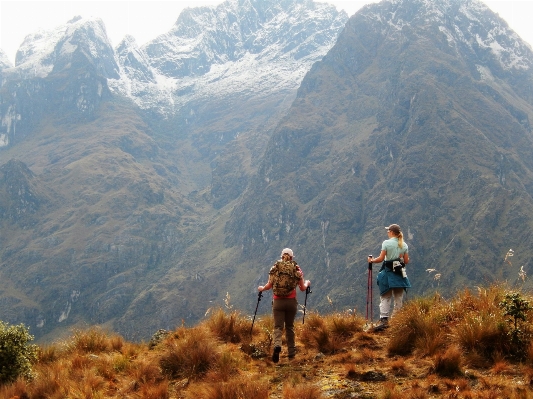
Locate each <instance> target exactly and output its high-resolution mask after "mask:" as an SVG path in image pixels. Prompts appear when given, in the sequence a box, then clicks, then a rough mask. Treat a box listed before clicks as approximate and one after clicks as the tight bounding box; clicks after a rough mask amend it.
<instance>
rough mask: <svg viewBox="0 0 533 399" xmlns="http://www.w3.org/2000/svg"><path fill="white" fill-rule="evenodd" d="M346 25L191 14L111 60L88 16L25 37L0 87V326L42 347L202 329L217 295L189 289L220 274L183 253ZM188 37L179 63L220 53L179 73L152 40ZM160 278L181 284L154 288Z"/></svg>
mask: <svg viewBox="0 0 533 399" xmlns="http://www.w3.org/2000/svg"><path fill="white" fill-rule="evenodd" d="M263 7H264V8H263ZM188 16H194V18H192V17H191V18H189V17H188ZM346 19H347V16H346V15H345V14H344V13H338V12H336V11H335V9H334V7H331V6H326V5H323V4H322V5H321V4H315V3H313V2H310V1H301V0H291V1H285V0H284V1H280V0H269V1H239V2H236V1H228V2H226V3H223V4H222V5H221V6H219V7H217V8H211V7H208V8H202V9H193V10H188V11H187V12H186V13H185V16H182V17H180V19H179V20H178V23H177V24H176V27H175V29H173V30H172V31H171V32H170V33H169V34H168V35H164V36H163V37H160V38H158V39H156V40H155V41H154V42H153V43H152V44H151V45H150V46H149V48H148V47H146V48H139V47H138V46H137V45H136V44H135V40H134V39H133V38H131V37H127V38H125V39H124V41H123V42H122V43H120V44H119V46H118V47H117V48H116V49H113V48H112V47H111V45H110V43H109V40H108V38H107V35H106V31H105V27H104V25H103V22H102V21H101V20H99V19H92V18H91V19H84V18H79V17H76V18H74V19H72V20H71V21H69V22H68V23H67V24H65V25H63V26H60V27H58V28H57V29H54V30H51V31H41V32H37V33H35V34H32V35H29V36H28V37H27V38H26V40H25V41H24V43H23V45H22V46H21V48H20V50H19V52H18V54H17V63H16V66H15V67H11V66H9V65H7V66H6V68H4V69H2V86H1V88H0V115H1V118H2V124H1V126H0V143H1V145H2V149H1V152H0V165H4V168H5V171H4V170H2V173H3V175H2V176H3V179H4V180H3V181H4V183H3V184H0V211H1V212H0V215H1V218H0V228H1V230H0V231H1V235H0V251H1V254H0V256H1V266H0V277H1V279H0V280H1V283H0V297H1V298H2V299H1V300H2V301H3V303H5V304H7V305H8V306H5V307H2V308H1V309H0V319H3V320H7V321H9V322H11V323H19V322H24V323H25V324H26V325H28V326H30V328H31V329H32V333H33V334H35V335H36V336H37V337H38V338H39V339H51V338H54V337H56V336H57V334H58V332H60V331H66V330H68V328H69V327H71V326H74V325H84V324H87V323H88V324H94V323H99V324H105V325H107V326H109V327H110V328H113V329H116V330H119V331H120V332H121V333H123V334H124V335H126V336H127V337H131V338H135V339H140V338H147V337H149V336H150V335H151V334H152V333H153V331H154V330H156V329H157V328H160V327H164V328H173V327H174V326H175V325H176V324H177V323H179V322H180V320H182V319H184V320H193V321H194V320H197V319H198V318H200V317H201V316H202V315H203V314H204V313H205V310H206V307H205V306H206V305H207V304H208V303H207V302H206V301H208V300H218V299H219V298H220V297H221V296H223V295H224V293H225V292H222V291H220V290H214V291H210V293H208V294H203V295H198V291H196V288H197V285H196V284H199V285H200V286H202V287H203V285H202V284H204V283H205V282H206V281H207V279H205V278H204V276H205V273H206V272H207V271H216V273H221V272H222V273H223V274H224V273H225V271H224V270H220V268H219V265H218V264H217V263H212V264H204V265H200V264H199V263H198V258H199V257H196V256H192V257H185V256H184V251H185V249H186V248H187V247H189V246H190V245H191V244H193V243H199V242H202V241H203V239H204V238H205V237H206V236H207V234H206V231H207V230H208V229H217V228H219V227H220V226H223V224H221V223H220V222H219V220H225V219H223V216H224V215H226V210H225V209H223V207H224V205H225V204H228V203H231V201H232V200H233V199H234V198H236V197H238V196H239V194H240V193H241V192H242V191H243V190H244V188H245V187H246V186H247V182H248V178H249V176H250V175H251V174H252V173H254V171H255V170H256V168H257V165H258V159H259V157H260V155H261V154H262V152H263V146H264V143H266V142H267V140H268V137H269V134H270V133H271V130H269V129H271V128H272V127H273V126H275V124H276V123H277V121H278V120H279V118H280V117H281V116H282V115H283V114H284V112H285V111H286V110H287V108H288V107H289V105H290V101H291V100H292V99H293V98H294V97H295V93H296V90H297V88H298V85H299V83H300V81H301V79H302V78H303V75H304V73H305V70H307V69H308V68H309V67H310V65H311V64H312V62H314V61H315V60H318V59H320V58H321V57H322V56H323V55H324V54H325V53H326V51H327V50H328V49H329V48H330V47H331V46H332V45H333V44H334V41H335V38H336V36H337V34H338V32H339V30H340V29H341V28H342V26H343V23H344V21H345V20H346ZM229 20H231V21H232V22H231V24H230V25H227V24H226V22H227V21H229ZM214 21H220V23H218V22H217V24H215V25H216V29H211V26H210V25H209V24H211V23H214ZM224 21H226V22H224ZM186 31H195V32H203V33H199V34H198V37H197V39H198V40H197V43H198V46H199V47H197V48H196V47H194V48H191V49H190V52H189V53H188V54H189V55H184V54H185V52H184V49H183V46H181V44H179V45H178V47H179V48H180V49H181V50H180V51H181V52H180V53H179V54H180V55H181V56H184V57H185V58H190V59H195V58H197V57H196V55H197V53H198V52H201V53H202V54H203V53H205V54H210V55H216V57H215V56H213V58H208V59H205V60H203V61H202V62H205V64H204V66H205V68H204V69H203V72H202V73H199V72H198V70H196V69H195V70H194V71H192V73H191V74H190V76H180V77H177V76H174V75H172V73H169V71H168V70H166V69H165V68H164V67H163V64H164V63H163V64H160V62H161V61H162V60H163V59H165V58H167V59H168V65H170V64H175V65H178V64H179V63H180V62H179V60H177V59H176V55H175V54H174V55H173V53H172V51H174V50H175V48H174V50H173V47H172V46H171V47H168V48H167V47H164V46H163V44H164V43H165V44H168V43H169V42H170V41H171V40H170V39H172V40H174V42H176V41H178V42H179V40H181V39H179V35H181V34H182V33H183V32H186ZM204 33H205V34H204ZM207 33H208V34H207ZM230 33H231V34H230ZM267 33H268V35H267ZM178 39H179V40H178ZM229 41H231V46H232V48H241V50H239V52H233V53H232V54H233V56H232V57H231V59H230V57H229V55H228V54H229V52H228V51H229V50H228V48H225V47H224V46H223V44H224V43H226V44H228V43H229ZM252 42H254V43H255V44H254V45H253V46H252V47H250V46H249V45H250V43H252ZM228 45H229V44H228ZM180 46H181V47H180ZM221 46H222V47H221ZM158 48H159V50H158ZM158 51H159V52H158ZM232 51H233V50H232ZM163 52H164V53H165V54H163ZM165 65H166V64H165ZM252 69H253V70H255V71H256V72H257V74H251V73H250V70H252ZM260 71H261V72H260ZM288 71H290V73H288ZM252 77H253V78H254V79H256V80H255V81H252V80H251V78H252ZM166 83H172V84H171V85H168V86H167V85H166ZM259 83H260V84H259ZM183 84H185V85H188V87H189V86H190V87H189V88H188V91H187V92H185V91H183V87H184V86H181V85H183ZM247 85H248V86H247ZM167 89H168V90H167ZM152 100H154V101H155V102H152ZM17 179H19V180H20V182H19V183H17V184H16V185H13V181H16V180H17ZM19 187H20V189H18V188H19ZM211 187H212V188H213V189H212V192H210V189H211ZM26 188H27V189H26ZM218 209H220V211H218ZM213 221H214V222H213ZM213 223H214V227H213ZM206 247H207V248H209V251H212V250H213V248H214V247H215V246H211V245H210V243H209V242H207V243H206ZM198 267H201V270H197V268H198ZM169 270H172V272H171V273H172V274H173V275H176V274H177V275H179V276H180V279H183V281H181V283H180V284H176V285H174V286H171V287H169V289H165V290H161V289H160V286H159V285H158V283H159V282H161V281H164V282H165V284H166V283H168V280H166V275H167V274H168V273H169Z"/></svg>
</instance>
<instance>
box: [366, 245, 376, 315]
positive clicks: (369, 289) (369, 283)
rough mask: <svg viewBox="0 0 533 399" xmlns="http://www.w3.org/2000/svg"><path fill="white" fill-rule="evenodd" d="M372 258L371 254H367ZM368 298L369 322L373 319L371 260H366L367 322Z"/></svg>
mask: <svg viewBox="0 0 533 399" xmlns="http://www.w3.org/2000/svg"><path fill="white" fill-rule="evenodd" d="M368 257H369V258H372V255H368ZM369 300H370V322H372V320H373V319H374V310H373V309H372V262H368V281H367V286H366V321H367V323H368V302H369Z"/></svg>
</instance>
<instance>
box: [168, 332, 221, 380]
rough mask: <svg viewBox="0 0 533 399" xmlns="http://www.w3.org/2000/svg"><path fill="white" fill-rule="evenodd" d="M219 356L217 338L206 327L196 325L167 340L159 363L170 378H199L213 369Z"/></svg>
mask: <svg viewBox="0 0 533 399" xmlns="http://www.w3.org/2000/svg"><path fill="white" fill-rule="evenodd" d="M219 357H220V352H219V348H218V345H217V342H216V340H214V339H213V337H212V336H211V335H210V334H208V332H207V331H206V330H205V329H204V328H200V327H196V328H192V329H190V330H189V331H188V332H187V333H186V334H183V336H182V337H180V338H177V339H176V338H174V339H167V340H166V341H165V348H164V351H163V353H162V354H161V355H160V358H159V365H160V367H161V369H162V370H163V372H164V373H165V375H168V376H169V377H170V378H183V377H186V378H198V377H200V376H202V375H204V374H206V373H207V372H208V371H209V370H211V369H212V368H213V367H214V366H215V365H216V363H217V362H218V360H219Z"/></svg>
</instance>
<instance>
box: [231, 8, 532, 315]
mask: <svg viewBox="0 0 533 399" xmlns="http://www.w3.org/2000/svg"><path fill="white" fill-rule="evenodd" d="M532 65H533V53H532V51H531V48H530V47H529V46H527V45H526V44H525V43H524V42H522V41H521V40H520V38H519V37H518V36H517V35H516V34H515V33H514V32H512V31H511V30H510V29H509V28H508V27H507V25H506V24H505V22H504V21H503V20H501V19H499V18H498V17H497V16H496V15H495V14H493V13H492V12H491V11H490V10H489V9H488V8H487V7H486V6H484V4H482V3H480V2H478V1H468V2H465V1H458V0H446V1H442V2H438V3H436V2H431V1H423V0H410V1H409V0H396V1H384V2H381V3H379V4H375V5H371V6H366V7H365V8H364V9H362V10H361V11H359V12H358V13H357V14H356V15H355V16H353V17H352V18H351V19H350V21H349V22H348V23H347V25H346V28H345V29H344V31H343V32H342V34H341V35H340V37H339V40H338V41H337V43H336V45H335V46H334V47H333V48H332V50H331V51H330V52H329V53H328V54H327V56H325V57H324V59H323V61H321V62H319V63H317V64H315V65H314V66H313V68H312V70H311V71H310V72H309V73H308V74H307V76H306V77H305V78H304V80H303V82H302V85H301V87H300V89H299V92H298V95H297V99H296V100H295V102H294V103H293V105H292V107H291V109H290V111H289V113H288V115H287V116H286V118H285V119H284V120H283V121H282V123H280V125H279V126H278V127H277V128H276V131H275V133H274V134H273V136H272V138H271V140H270V143H269V146H268V148H267V150H266V153H265V156H264V159H263V160H262V163H261V166H260V169H259V173H258V175H257V177H256V178H255V179H254V180H253V182H252V183H251V185H250V187H249V188H248V190H247V192H246V194H245V195H244V196H243V198H242V200H241V201H240V203H239V205H238V206H237V207H236V208H235V209H234V210H233V212H232V215H231V218H230V219H229V221H228V223H227V225H226V228H225V236H226V239H225V243H226V246H228V247H231V248H233V253H235V254H237V256H238V258H233V261H234V262H235V261H237V259H243V258H258V257H261V258H262V259H274V258H275V257H276V256H277V255H278V252H279V250H280V248H281V247H285V246H290V247H291V248H293V249H294V250H295V253H296V254H297V256H298V260H299V261H300V262H301V264H302V266H303V267H304V269H306V270H307V271H308V276H309V278H310V279H311V280H312V281H313V280H314V285H315V288H314V289H315V292H316V294H315V296H314V299H315V300H316V303H315V305H317V306H318V307H319V308H323V309H324V308H327V307H329V306H330V305H331V302H329V300H331V301H332V302H333V303H334V304H335V306H353V305H358V306H359V307H360V308H361V309H362V308H363V306H364V300H365V299H366V277H367V271H366V264H365V259H366V255H368V254H369V253H373V254H374V255H377V254H378V253H379V250H380V244H381V242H382V241H383V240H384V239H386V235H385V234H384V233H385V231H384V229H383V226H387V225H389V224H390V223H399V224H400V225H401V226H402V227H403V229H404V232H405V235H406V240H407V242H408V243H409V245H410V252H411V258H412V263H411V265H410V266H409V268H408V270H409V271H408V274H409V275H410V276H411V280H412V283H413V286H414V292H415V293H422V292H425V291H427V290H428V289H434V288H438V287H440V289H442V290H444V291H446V292H449V291H453V290H454V289H455V288H456V287H463V286H465V285H466V286H473V285H476V284H478V283H480V282H483V281H492V280H494V279H496V278H498V279H508V280H510V281H511V282H513V283H515V282H517V280H518V271H519V267H520V266H522V265H523V266H524V270H525V271H526V272H529V271H530V270H531V263H530V262H529V255H530V253H529V249H530V248H531V245H532V244H533V242H532V241H531V240H532V236H531V234H530V233H529V231H530V230H531V227H532V226H533V220H532V218H533V198H532V195H533V191H532V182H533V135H532V132H531V126H530V122H529V121H530V119H531V117H532V116H533V97H532V95H533V91H532V90H531V88H532V84H533V72H532V68H531V67H532ZM509 248H513V249H514V254H515V255H514V256H515V257H514V258H513V259H512V264H513V266H512V267H511V266H509V265H508V264H507V263H505V264H504V262H503V259H504V257H505V254H506V252H507V251H508V250H509ZM241 262H242V261H241ZM243 267H244V266H243ZM248 267H249V266H248ZM266 268H267V264H262V265H254V270H255V272H256V273H261V274H262V277H261V278H262V279H263V281H264V280H265V279H266ZM426 269H435V272H426ZM436 274H438V277H437V278H438V279H437V280H436V279H435V275H436ZM253 288H254V287H253V284H250V288H249V290H248V292H251V291H252V290H253ZM244 291H245V290H244V289H243V290H242V292H243V294H244ZM318 293H320V294H318ZM248 295H251V293H250V294H248Z"/></svg>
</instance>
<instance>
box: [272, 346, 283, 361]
mask: <svg viewBox="0 0 533 399" xmlns="http://www.w3.org/2000/svg"><path fill="white" fill-rule="evenodd" d="M280 352H281V346H275V347H274V352H273V353H272V361H273V362H274V363H277V362H279V353H280Z"/></svg>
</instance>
